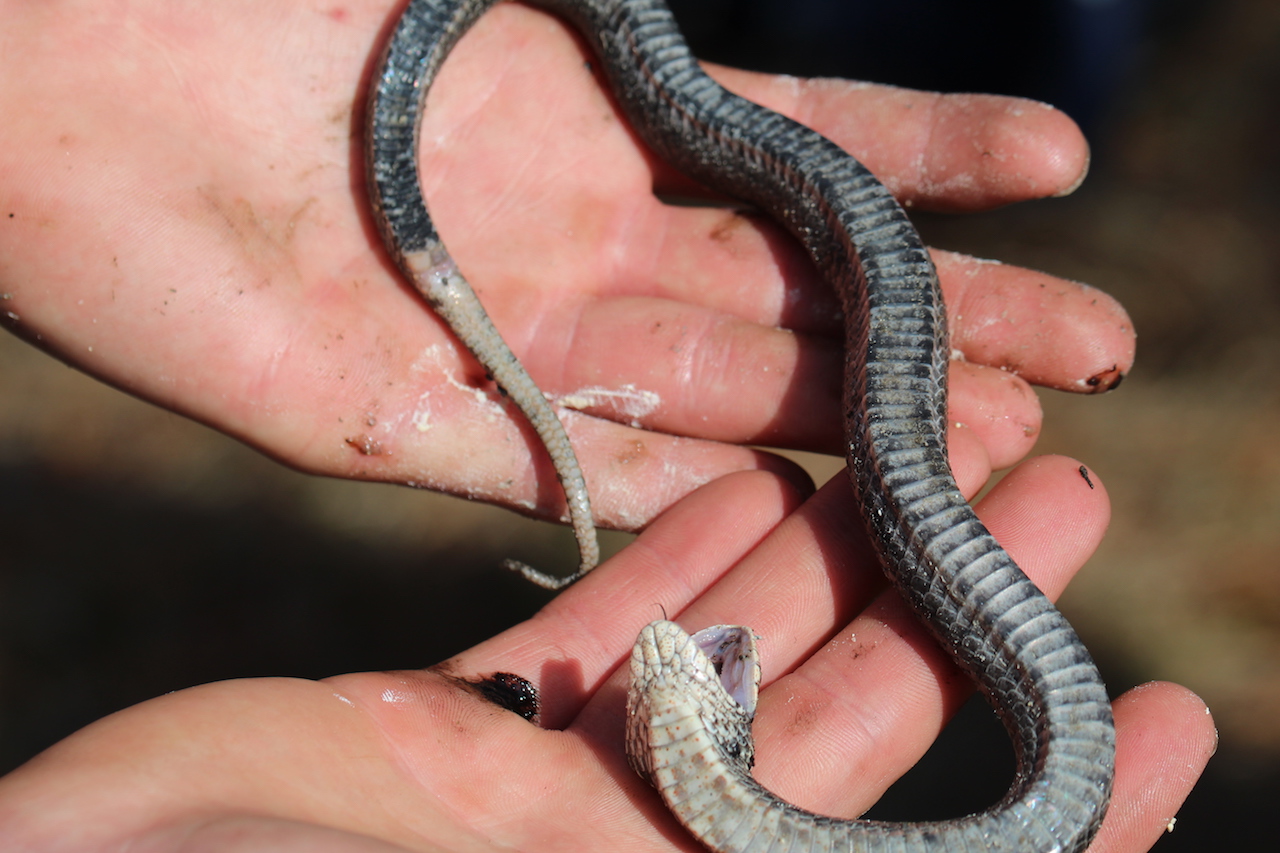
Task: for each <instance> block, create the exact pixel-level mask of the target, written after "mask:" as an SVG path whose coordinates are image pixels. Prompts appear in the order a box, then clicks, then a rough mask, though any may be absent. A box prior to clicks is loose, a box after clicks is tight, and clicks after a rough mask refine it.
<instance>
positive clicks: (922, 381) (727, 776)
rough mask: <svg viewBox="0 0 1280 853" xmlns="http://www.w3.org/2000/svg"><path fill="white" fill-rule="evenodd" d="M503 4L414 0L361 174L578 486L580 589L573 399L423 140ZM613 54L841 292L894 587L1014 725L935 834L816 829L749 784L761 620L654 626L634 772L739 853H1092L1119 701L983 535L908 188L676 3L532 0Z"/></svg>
mask: <svg viewBox="0 0 1280 853" xmlns="http://www.w3.org/2000/svg"><path fill="white" fill-rule="evenodd" d="M493 3H494V0H410V2H409V3H408V4H407V5H406V6H405V8H404V10H403V11H402V12H401V14H400V16H399V18H398V19H397V20H396V21H395V24H394V26H393V28H392V30H391V32H390V36H389V38H388V40H387V43H386V46H385V48H384V51H383V53H382V54H381V58H380V60H379V62H378V63H377V65H376V68H375V71H374V74H373V76H372V79H371V82H370V94H369V99H368V101H369V102H368V118H367V127H366V160H367V163H366V166H367V174H368V181H369V194H370V201H371V207H372V210H373V214H374V219H375V220H376V222H377V224H378V227H379V230H380V231H381V234H382V236H383V239H384V242H385V244H386V247H387V251H388V253H389V255H390V257H391V258H392V259H393V261H394V262H395V264H396V266H398V267H399V269H400V271H401V272H402V274H403V275H404V276H405V278H406V279H407V280H408V281H409V282H411V283H412V284H413V286H414V287H415V288H416V289H417V290H418V291H419V292H420V293H421V294H422V296H423V297H424V298H425V300H426V301H427V303H428V304H429V305H430V306H431V307H432V308H433V309H434V310H435V311H436V312H437V313H438V314H439V315H440V316H441V317H442V318H443V319H444V321H445V322H446V324H448V325H449V327H450V329H451V330H452V332H453V334H454V335H455V336H456V337H457V338H458V339H459V341H460V342H461V343H462V345H463V346H465V347H466V349H467V350H469V351H470V352H471V353H472V354H473V355H474V357H475V358H476V359H477V360H478V361H479V362H480V363H481V364H482V365H483V366H484V368H485V370H486V371H487V372H488V373H489V375H490V376H491V377H492V378H493V380H494V382H495V383H496V384H497V386H498V387H499V388H500V389H502V390H503V391H504V392H505V393H506V394H507V395H508V396H509V397H510V398H511V399H512V400H513V401H514V402H515V404H516V405H517V407H518V408H519V409H520V411H521V412H522V413H523V415H524V417H525V418H526V419H527V420H528V422H529V423H530V424H531V425H532V427H533V429H534V430H535V431H536V433H537V435H538V437H539V440H540V441H542V442H543V444H544V446H545V447H546V449H547V453H548V455H549V456H550V457H551V459H552V463H553V465H554V466H555V469H556V473H557V476H558V477H559V479H560V482H561V484H562V486H563V487H564V490H565V495H566V504H567V509H568V514H569V516H570V520H571V523H572V525H573V527H574V530H575V534H576V535H577V538H578V541H579V565H578V568H577V570H576V571H575V572H574V573H572V574H570V575H567V576H565V577H561V578H557V577H554V576H551V575H548V574H545V573H542V572H540V571H538V570H535V569H532V568H531V567H527V566H517V568H519V569H520V570H521V571H524V572H525V574H526V575H527V576H529V577H530V578H532V579H533V580H535V581H538V582H540V583H543V584H544V585H547V586H552V587H559V586H563V585H565V584H567V583H569V582H571V581H573V580H575V579H576V578H578V577H581V576H582V575H583V574H585V573H586V572H587V571H590V569H591V568H592V566H594V564H595V562H596V561H597V559H598V549H597V547H596V544H595V538H594V535H595V534H594V524H593V521H592V514H591V509H590V503H589V501H588V499H587V495H586V486H585V484H584V480H583V476H582V472H581V469H580V467H579V466H578V463H577V461H576V459H575V458H574V454H573V448H572V446H571V445H570V442H569V440H568V438H567V437H566V432H565V429H564V427H563V425H562V424H561V422H560V421H559V419H558V417H557V415H556V412H555V410H554V408H553V407H552V406H551V405H550V404H549V403H548V401H547V399H546V397H545V396H544V395H543V394H541V393H540V392H539V391H538V388H537V385H536V384H535V383H534V382H533V380H532V379H531V378H530V377H529V375H528V373H527V372H526V371H525V370H524V368H523V367H521V366H520V363H519V361H518V359H517V358H516V357H515V356H514V355H513V354H512V352H511V350H510V349H509V348H508V347H507V346H506V344H505V343H503V340H502V337H501V336H500V335H499V334H498V332H497V331H496V329H495V328H494V326H493V324H492V322H491V321H490V320H489V318H488V316H487V315H486V314H485V311H484V309H483V307H482V305H481V303H480V301H479V299H478V297H477V296H476V295H475V293H474V291H473V290H472V289H471V287H470V285H469V284H468V283H467V281H466V279H465V277H464V276H463V275H462V273H461V272H460V271H459V269H458V267H457V264H456V263H454V261H453V259H452V258H451V257H450V255H449V253H448V250H447V249H446V248H445V246H444V244H443V242H442V241H441V239H440V236H439V234H438V233H437V231H436V229H435V226H434V224H433V222H432V219H431V215H430V213H429V212H428V209H427V205H426V202H425V201H424V199H423V195H422V189H421V186H420V179H419V173H418V128H419V126H420V124H421V119H422V113H423V110H424V108H425V104H426V96H427V93H428V91H429V90H430V87H431V85H432V83H433V81H434V80H435V78H436V75H437V73H438V71H439V69H440V67H441V65H442V63H443V62H444V60H445V58H446V56H447V55H448V54H449V52H450V50H451V49H452V48H453V46H454V45H455V44H456V43H457V41H458V39H459V38H461V36H462V35H463V34H464V33H465V32H466V31H467V30H468V28H469V27H470V26H471V25H472V24H474V23H475V21H476V20H477V19H478V18H480V16H481V15H483V14H484V12H485V11H486V10H487V9H489V8H490V7H491V6H492V5H493ZM531 5H533V6H536V7H539V8H542V9H544V10H546V11H548V12H550V13H552V14H554V15H557V16H559V17H561V18H563V19H564V20H566V21H568V22H569V23H570V24H571V25H572V26H573V27H574V28H575V29H576V30H577V31H578V32H579V33H580V34H581V36H582V38H583V39H584V40H585V41H586V43H587V44H588V45H589V47H590V49H591V50H592V51H593V52H594V54H595V56H596V57H597V58H598V60H599V63H600V67H601V69H602V71H603V74H604V76H605V78H606V79H607V81H608V85H609V87H610V90H611V92H612V95H613V98H614V101H615V103H616V105H617V108H618V109H619V110H620V111H621V112H622V113H623V115H624V116H625V117H626V119H627V121H628V122H629V124H630V126H631V127H632V128H633V129H634V130H635V132H636V133H637V134H638V135H639V137H640V138H641V139H642V140H643V141H644V143H645V144H646V145H647V146H649V148H650V149H652V151H653V152H654V153H655V154H656V155H657V156H658V157H660V158H662V159H663V160H665V161H666V162H667V163H669V164H670V165H671V166H673V167H674V168H676V169H678V170H680V171H682V172H683V173H685V174H686V175H688V176H689V177H691V178H693V179H694V180H696V181H698V182H700V183H701V184H703V185H704V186H706V187H708V188H710V189H711V190H714V191H717V192H719V193H723V194H725V195H727V196H729V197H731V198H734V199H737V200H739V201H740V202H742V203H745V204H748V205H751V206H753V207H755V208H757V209H759V210H761V211H763V212H765V213H766V214H767V215H769V216H771V217H772V218H773V219H775V220H776V221H777V222H778V223H780V224H781V225H782V226H783V227H784V228H785V229H787V230H788V231H789V232H790V233H791V234H792V235H794V237H795V238H796V239H797V240H799V242H800V243H801V244H802V245H803V246H804V248H805V250H806V251H807V253H808V255H809V257H810V258H811V259H812V261H813V264H814V266H815V267H816V269H817V271H818V273H819V274H820V275H821V276H822V278H823V279H824V280H825V281H827V282H828V283H829V284H830V285H831V287H833V288H834V290H835V292H836V294H837V295H838V297H839V300H840V304H841V308H842V310H843V317H844V326H845V353H846V356H845V377H844V401H843V409H844V422H845V445H846V447H845V450H846V455H847V460H848V470H849V472H850V475H851V477H852V480H853V485H854V489H855V491H856V493H857V496H858V506H859V508H860V515H861V523H862V524H863V525H864V526H865V529H866V531H867V532H868V535H869V538H870V540H871V542H872V544H873V546H874V550H875V552H876V554H877V556H878V558H879V561H880V562H881V564H882V566H883V568H884V570H885V573H886V574H887V576H888V578H889V580H890V581H891V582H892V584H893V586H895V587H896V588H897V590H898V592H899V593H900V594H901V596H902V598H903V599H904V600H905V601H906V603H907V604H908V605H909V606H910V608H911V609H912V610H913V611H914V612H915V614H917V615H918V617H919V618H920V620H921V621H922V623H923V624H924V625H925V626H927V627H928V629H929V630H930V632H931V633H932V634H933V635H934V636H935V637H936V638H937V640H938V642H939V644H940V645H941V647H942V648H943V649H945V650H946V652H947V653H948V654H949V655H950V657H951V658H952V660H953V661H954V662H955V664H956V665H957V666H958V667H959V668H960V669H961V670H962V671H964V672H965V673H967V674H968V676H969V677H970V679H971V680H972V681H973V682H974V684H975V685H976V686H977V688H978V689H979V690H980V691H981V692H982V693H983V694H985V696H986V698H987V699H988V701H989V702H990V704H991V705H992V707H993V708H994V709H995V712H996V714H997V715H998V716H999V718H1000V719H1001V721H1002V722H1003V723H1004V725H1005V728H1006V729H1007V731H1008V733H1009V736H1010V739H1011V741H1012V743H1013V749H1014V754H1015V758H1016V770H1015V773H1014V780H1013V782H1012V784H1011V786H1010V788H1009V790H1008V792H1007V793H1006V795H1005V796H1004V797H1003V798H1002V799H1001V800H1000V801H999V802H998V803H996V804H995V805H993V806H992V807H990V808H989V809H987V810H985V811H982V812H978V813H976V814H973V815H969V816H966V817H960V818H955V819H950V820H940V821H926V822H901V823H899V822H879V821H872V820H859V819H842V818H836V817H831V816H825V815H819V814H815V813H812V812H810V811H807V810H805V809H802V808H799V807H797V806H794V805H792V804H790V803H788V802H786V801H784V800H782V799H781V798H779V797H777V796H776V795H774V794H773V793H771V792H770V791H768V790H767V789H765V788H764V787H763V786H761V785H760V784H759V783H758V782H756V781H755V779H754V778H753V777H752V776H751V774H750V770H751V766H752V761H753V756H754V748H753V746H752V742H751V734H750V726H751V722H752V717H753V715H754V711H755V696H756V691H757V686H758V683H759V678H760V665H759V661H758V656H757V651H756V648H755V638H754V635H753V634H752V632H751V631H750V629H747V628H742V627H734V626H713V627H712V628H708V629H704V630H703V631H699V632H696V633H693V634H689V633H686V632H685V631H684V630H683V629H682V628H681V627H680V626H679V625H677V624H675V623H674V622H671V621H667V620H662V621H658V622H654V623H652V624H650V625H648V626H646V627H645V628H643V629H642V630H641V632H640V635H639V637H638V638H637V641H636V644H635V647H634V649H633V651H632V655H631V660H630V672H631V684H630V689H629V693H628V699H627V712H626V714H627V716H626V745H627V753H628V758H629V761H630V763H631V764H632V766H633V767H634V768H635V769H636V770H637V772H639V773H640V774H641V775H642V776H644V777H646V778H647V779H648V780H649V781H650V782H651V783H652V784H653V786H654V787H655V788H656V789H657V791H658V793H659V795H660V796H661V797H662V799H663V800H664V801H665V803H666V805H667V807H668V808H669V809H670V811H671V812H672V813H673V814H674V815H675V817H676V819H677V820H678V821H679V822H680V823H681V824H682V825H683V826H684V827H685V828H686V829H687V830H688V831H689V832H690V833H691V834H692V835H693V836H694V837H695V838H697V839H698V840H699V841H700V842H701V843H702V844H703V845H705V846H706V847H708V848H709V849H712V850H715V851H722V853H754V851H800V850H804V851H812V853H836V851H864V852H866V853H870V852H871V851H874V852H875V853H889V851H894V853H939V851H954V853H958V852H959V851H970V853H972V851H1061V852H1062V853H1071V851H1080V850H1084V849H1085V848H1086V847H1087V846H1088V845H1089V843H1090V841H1091V840H1092V838H1093V836H1094V835H1095V833H1096V832H1097V829H1098V826H1099V825H1100V823H1101V821H1102V818H1103V815H1104V814H1105V812H1106V808H1107V804H1108V802H1109V799H1110V792H1111V783H1112V777H1113V775H1114V767H1115V726H1114V721H1113V718H1112V712H1111V705H1110V702H1109V700H1108V695H1107V690H1106V687H1105V685H1104V683H1103V680H1102V678H1101V676H1100V674H1099V672H1098V669H1097V667H1096V665H1095V664H1094V662H1093V660H1092V658H1091V657H1090V655H1089V652H1088V650H1087V649H1086V648H1085V646H1084V644H1083V643H1082V641H1081V640H1080V638H1079V637H1078V635H1077V634H1076V633H1075V631H1074V630H1073V628H1072V627H1071V625H1070V624H1069V623H1068V621H1067V620H1066V618H1065V617H1064V616H1063V615H1062V614H1061V613H1060V612H1059V611H1058V610H1057V609H1056V608H1055V607H1054V606H1053V604H1052V603H1050V601H1049V600H1048V598H1047V597H1046V596H1045V595H1044V594H1043V593H1041V592H1040V590H1039V589H1038V588H1037V587H1036V586H1035V584H1034V583H1033V582H1032V581H1031V580H1030V579H1029V578H1028V577H1027V576H1026V574H1025V573H1023V571H1022V570H1021V569H1020V568H1019V567H1018V566H1017V564H1016V563H1015V562H1014V561H1013V559H1012V558H1011V557H1010V556H1009V554H1008V553H1006V552H1005V550H1004V549H1003V548H1001V546H1000V545H999V543H998V542H997V541H996V540H995V538H994V537H993V536H992V534H991V533H990V532H989V531H988V530H987V529H986V527H984V526H983V524H982V522H981V521H980V520H979V519H978V517H977V515H976V514H975V512H974V510H973V509H972V507H971V506H970V504H969V503H968V501H967V500H966V499H965V498H964V496H963V495H962V494H961V492H960V490H959V488H958V487H957V485H956V481H955V478H954V476H953V475H952V472H951V469H950V467H949V463H948V460H947V455H946V446H945V435H946V403H947V400H946V388H947V366H948V362H949V360H950V358H951V351H950V348H949V342H948V336H947V328H946V314H945V307H944V305H943V302H942V297H941V292H940V289H939V285H938V278H937V272H936V270H935V268H934V265H933V263H932V261H931V258H930V255H929V252H928V250H927V248H926V247H925V246H924V244H923V242H922V240H921V238H920V236H919V234H918V233H917V231H916V229H915V227H914V226H913V225H912V223H911V221H910V219H909V218H908V217H907V215H906V213H905V211H904V210H903V208H902V207H901V205H899V203H898V202H897V201H896V200H895V199H894V197H893V196H892V194H891V193H890V192H889V191H888V190H887V189H886V188H885V186H884V185H883V184H882V183H881V182H880V181H879V180H877V179H876V177H875V176H874V175H873V174H872V173H871V172H870V171H869V170H868V169H867V168H866V167H865V166H863V165H862V164H861V163H860V162H859V161H858V160H857V159H855V158H854V157H852V156H851V155H850V154H848V153H847V152H845V151H844V150H843V149H841V148H840V147H839V146H837V145H836V144H834V143H833V142H831V141H829V140H827V139H826V138H825V137H823V136H821V135H820V134H818V133H816V132H814V131H812V130H810V129H809V128H807V127H805V126H803V125H801V124H799V123H797V122H794V121H792V120H790V119H788V118H786V117H784V116H782V115H779V114H778V113H775V112H772V111H770V110H768V109H766V108H764V107H761V106H759V105H757V104H754V103H752V102H750V101H747V100H745V99H743V98H741V97H739V96H737V95H734V94H732V93H730V92H728V91H727V90H725V89H724V88H722V87H721V86H720V85H719V84H717V83H716V82H714V81H713V80H712V79H711V78H710V77H709V76H708V75H707V74H706V73H705V72H704V71H703V70H702V68H701V66H700V65H699V64H698V62H697V60H696V59H695V58H694V56H693V55H692V53H691V52H690V50H689V48H688V47H687V45H686V44H685V42H684V40H683V38H682V36H681V35H680V32H679V29H678V27H677V25H676V22H675V20H674V18H673V16H672V14H671V13H670V11H669V10H668V9H667V8H666V6H665V5H664V4H663V3H662V2H659V0H532V2H531Z"/></svg>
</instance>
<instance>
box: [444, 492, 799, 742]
mask: <svg viewBox="0 0 1280 853" xmlns="http://www.w3.org/2000/svg"><path fill="white" fill-rule="evenodd" d="M800 499H801V493H800V492H799V491H798V490H797V489H796V488H795V487H794V486H793V485H792V484H791V483H789V482H787V481H786V480H783V479H781V478H778V477H775V476H771V475H767V474H762V473H760V472H747V473H740V474H735V475H732V476H728V477H724V478H722V479H719V480H716V481H714V482H712V483H709V484H707V485H706V486H704V487H702V488H701V489H699V490H698V491H696V492H694V493H693V494H692V495H690V496H689V497H688V498H686V499H685V500H683V501H681V502H680V503H678V504H676V505H675V506H674V507H672V508H671V509H670V510H669V511H668V512H666V513H665V514H663V515H662V516H661V517H659V518H658V519H657V520H655V521H654V523H653V525H652V526H651V527H650V528H649V529H647V530H646V531H644V532H643V533H642V534H640V536H639V537H637V538H636V540H635V541H634V542H632V543H631V545H630V546H628V547H627V548H626V549H624V550H623V551H622V552H620V553H619V554H618V555H617V556H615V557H613V558H612V559H610V560H609V561H608V562H606V563H605V564H604V565H602V566H600V567H599V568H598V569H596V570H595V571H593V572H592V573H591V574H589V575H588V576H587V577H585V578H584V579H582V580H581V581H579V582H578V583H576V584H575V585H574V586H573V587H571V588H570V589H568V590H567V591H565V592H564V593H563V594H561V595H560V596H559V597H557V598H556V599H555V600H554V601H552V602H551V603H550V604H548V605H547V606H546V607H545V608H543V609H542V610H541V611H540V612H539V613H538V614H537V615H536V616H534V617H533V618H532V619H530V620H529V621H527V622H524V623H522V624H520V625H517V626H515V627H514V628H512V629H510V630H509V631H505V632H503V633H502V634H500V635H498V636H497V637H495V638H493V639H492V640H488V641H486V642H484V643H481V644H480V645H478V646H476V647H474V648H472V649H469V650H468V651H466V652H463V653H462V654H460V655H458V656H456V657H454V658H451V659H450V660H448V661H446V662H445V663H444V664H442V665H441V666H440V667H439V669H440V670H441V671H444V672H448V673H453V674H467V675H471V674H475V673H483V672H492V671H495V670H501V671H511V672H515V673H517V674H520V675H522V676H524V677H525V678H528V679H529V680H530V681H532V682H533V683H534V685H535V686H536V687H538V688H539V692H540V695H541V696H542V713H541V722H542V724H543V725H544V726H546V727H548V728H559V727H562V726H564V725H565V724H566V723H567V722H568V721H569V720H570V719H572V718H573V717H574V716H575V715H576V714H577V713H578V712H579V710H580V709H581V708H582V705H583V704H584V703H585V702H586V701H587V699H588V698H589V697H590V696H591V695H592V694H593V693H595V692H596V690H597V689H598V688H599V687H600V685H601V684H602V683H603V681H604V680H605V679H606V678H607V677H608V675H609V673H610V672H612V671H613V669H614V668H615V667H616V666H617V664H618V662H619V661H620V660H622V659H623V658H624V657H625V655H626V654H628V653H629V652H630V649H631V646H632V645H633V644H634V643H635V638H636V635H637V634H638V633H639V631H640V629H641V628H642V627H643V626H644V625H645V624H647V623H649V622H651V621H653V620H654V619H657V618H660V617H661V616H662V614H663V612H664V611H665V612H668V613H675V612H676V611H678V610H679V609H680V608H683V607H684V606H685V605H686V604H687V603H688V602H689V601H691V600H693V598H695V597H696V596H697V595H698V594H700V592H701V591H702V590H703V589H705V588H706V587H707V586H709V585H710V584H712V583H714V582H715V581H716V580H717V579H718V578H720V577H721V576H723V575H724V574H725V573H726V572H728V571H729V570H730V569H731V568H732V567H733V565H734V564H735V563H736V562H737V561H738V560H739V559H740V558H741V557H742V556H743V555H744V554H746V553H748V552H749V551H750V550H751V549H753V548H755V547H756V546H757V545H758V544H759V543H760V541H761V540H762V539H764V538H765V537H767V536H768V535H769V534H770V533H771V532H772V531H773V529H774V528H775V527H776V525H777V524H778V523H779V522H780V521H782V520H783V519H784V518H786V517H787V516H788V514H789V513H791V511H792V510H794V509H795V507H796V505H797V504H798V503H799V502H800Z"/></svg>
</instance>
